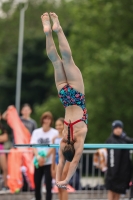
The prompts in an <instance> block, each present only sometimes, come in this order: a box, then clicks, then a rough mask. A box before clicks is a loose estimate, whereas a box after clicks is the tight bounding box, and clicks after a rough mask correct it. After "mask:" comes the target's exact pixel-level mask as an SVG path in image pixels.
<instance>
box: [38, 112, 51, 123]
mask: <svg viewBox="0 0 133 200" xmlns="http://www.w3.org/2000/svg"><path fill="white" fill-rule="evenodd" d="M46 118H50V119H51V124H50V126H51V125H52V124H53V115H52V113H51V112H49V111H47V112H44V113H43V114H42V116H41V119H40V122H41V125H43V120H44V119H46Z"/></svg>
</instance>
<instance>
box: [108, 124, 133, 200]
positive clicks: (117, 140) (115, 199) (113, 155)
mask: <svg viewBox="0 0 133 200" xmlns="http://www.w3.org/2000/svg"><path fill="white" fill-rule="evenodd" d="M106 143H108V144H127V143H133V139H132V138H129V137H128V136H127V135H126V133H125V132H124V131H123V123H122V122H121V121H119V120H116V121H114V122H113V123H112V134H111V135H110V137H109V138H108V139H107V141H106ZM107 165H108V170H107V173H106V179H105V185H106V189H107V190H108V200H119V198H120V194H125V193H126V189H128V188H129V182H130V179H131V160H130V153H129V150H128V149H108V163H107Z"/></svg>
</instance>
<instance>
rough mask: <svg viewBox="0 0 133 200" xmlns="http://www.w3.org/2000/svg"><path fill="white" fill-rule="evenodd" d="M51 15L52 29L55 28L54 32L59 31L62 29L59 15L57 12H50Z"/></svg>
mask: <svg viewBox="0 0 133 200" xmlns="http://www.w3.org/2000/svg"><path fill="white" fill-rule="evenodd" d="M50 17H51V19H52V21H53V27H52V29H53V31H54V32H56V33H58V32H59V31H60V30H61V26H60V22H59V19H58V16H57V15H56V14H55V13H50Z"/></svg>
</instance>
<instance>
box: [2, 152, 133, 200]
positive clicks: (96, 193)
mask: <svg viewBox="0 0 133 200" xmlns="http://www.w3.org/2000/svg"><path fill="white" fill-rule="evenodd" d="M20 151H21V152H24V153H26V152H29V150H22V149H20ZM9 152H10V150H0V154H1V153H6V154H7V157H8V153H9ZM30 152H31V151H30ZM95 152H96V150H84V151H83V155H82V157H81V160H80V163H79V167H78V169H77V171H76V173H75V175H74V176H73V178H72V180H71V181H70V183H71V184H72V186H73V187H74V188H76V189H77V190H79V191H81V190H85V192H88V193H89V197H90V199H94V197H95V198H96V199H102V198H103V199H105V198H106V196H107V191H106V189H105V187H104V178H105V173H103V172H101V171H100V170H99V169H96V168H95V167H94V166H93V154H94V153H95ZM130 155H131V158H132V155H133V151H130ZM0 162H1V159H0ZM1 186H2V173H1V170H0V188H1ZM29 192H30V191H29ZM32 193H33V192H32ZM128 197H129V191H128V192H127V199H128ZM123 198H124V197H123ZM7 200H8V199H7Z"/></svg>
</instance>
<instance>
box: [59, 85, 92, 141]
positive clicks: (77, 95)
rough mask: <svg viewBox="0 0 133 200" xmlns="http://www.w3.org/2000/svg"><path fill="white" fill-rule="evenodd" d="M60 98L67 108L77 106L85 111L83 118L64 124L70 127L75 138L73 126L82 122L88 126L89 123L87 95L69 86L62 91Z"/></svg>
mask: <svg viewBox="0 0 133 200" xmlns="http://www.w3.org/2000/svg"><path fill="white" fill-rule="evenodd" d="M59 98H60V100H61V102H62V104H63V105H64V107H65V108H66V107H68V106H73V105H77V106H79V107H81V108H82V110H83V117H82V118H81V119H78V120H76V121H75V122H73V123H71V122H70V123H68V122H66V121H64V123H65V124H66V125H67V126H68V125H69V126H70V130H71V134H72V137H73V125H74V124H76V123H78V122H81V121H84V122H85V124H87V122H88V115H87V109H86V106H85V95H84V94H82V93H81V92H78V91H77V90H75V89H74V88H72V87H71V86H70V85H69V84H67V85H65V86H64V87H63V88H62V89H61V90H60V92H59ZM72 139H73V138H72Z"/></svg>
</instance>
